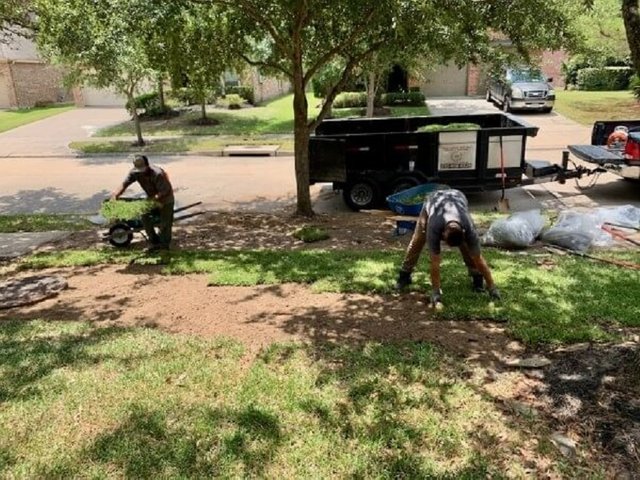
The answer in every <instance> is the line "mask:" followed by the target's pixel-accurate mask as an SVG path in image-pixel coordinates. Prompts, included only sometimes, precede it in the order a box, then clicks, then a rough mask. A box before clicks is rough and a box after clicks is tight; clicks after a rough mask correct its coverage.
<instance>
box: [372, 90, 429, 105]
mask: <svg viewBox="0 0 640 480" xmlns="http://www.w3.org/2000/svg"><path fill="white" fill-rule="evenodd" d="M425 100H426V98H425V96H424V94H423V93H422V92H419V91H418V92H416V91H411V92H392V93H385V94H384V95H382V104H383V105H388V106H396V105H404V106H414V107H420V106H423V105H424V102H425Z"/></svg>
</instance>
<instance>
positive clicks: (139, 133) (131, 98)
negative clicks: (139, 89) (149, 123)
mask: <svg viewBox="0 0 640 480" xmlns="http://www.w3.org/2000/svg"><path fill="white" fill-rule="evenodd" d="M127 98H128V99H129V104H130V105H133V108H132V109H131V116H132V117H133V125H134V126H135V128H136V137H137V138H138V139H137V142H136V143H135V145H137V146H138V147H142V146H144V139H143V138H142V125H140V117H139V116H138V109H137V108H136V103H135V100H136V99H135V96H134V95H133V93H127Z"/></svg>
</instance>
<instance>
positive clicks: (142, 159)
mask: <svg viewBox="0 0 640 480" xmlns="http://www.w3.org/2000/svg"><path fill="white" fill-rule="evenodd" d="M148 166H149V160H148V159H147V157H146V156H145V155H134V156H133V171H134V172H136V173H142V172H144V171H145V170H146V169H147V167H148Z"/></svg>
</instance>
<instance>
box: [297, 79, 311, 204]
mask: <svg viewBox="0 0 640 480" xmlns="http://www.w3.org/2000/svg"><path fill="white" fill-rule="evenodd" d="M307 114H308V105H307V97H306V95H305V91H304V82H303V80H302V75H296V78H295V79H294V82H293V134H294V152H295V170H296V187H297V201H296V207H297V208H296V214H298V215H303V216H305V217H311V216H313V209H312V208H311V194H310V192H309V136H310V133H311V132H310V131H309V127H308V125H307Z"/></svg>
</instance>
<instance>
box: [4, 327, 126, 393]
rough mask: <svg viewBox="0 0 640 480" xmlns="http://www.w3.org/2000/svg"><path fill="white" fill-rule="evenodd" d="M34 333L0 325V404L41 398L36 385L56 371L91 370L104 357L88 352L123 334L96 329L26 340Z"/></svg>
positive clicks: (27, 328)
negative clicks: (68, 369)
mask: <svg viewBox="0 0 640 480" xmlns="http://www.w3.org/2000/svg"><path fill="white" fill-rule="evenodd" d="M36 330H37V327H34V326H33V323H32V322H27V321H25V322H23V321H0V365H2V367H3V372H2V375H1V376H0V402H9V401H13V400H25V399H28V398H31V397H37V396H39V395H41V394H42V393H43V392H42V390H41V386H40V385H39V382H40V381H41V380H42V379H44V378H45V377H47V376H49V375H50V374H51V373H52V372H54V371H56V370H58V369H64V368H81V367H83V368H91V366H92V365H95V364H98V363H100V362H101V361H103V360H105V357H101V356H97V355H94V354H92V353H89V352H88V349H89V348H90V347H91V346H94V345H98V344H101V343H104V342H108V341H110V340H113V339H115V338H118V337H120V336H122V335H124V334H125V333H126V332H127V329H123V328H98V329H88V330H87V331H78V332H76V333H63V334H60V335H58V336H55V337H53V336H36V335H34V336H33V337H32V338H28V336H29V334H30V333H31V332H32V331H33V332H35V331H36ZM25 336H26V337H27V338H25Z"/></svg>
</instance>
